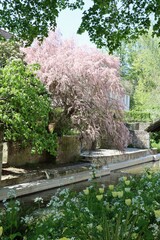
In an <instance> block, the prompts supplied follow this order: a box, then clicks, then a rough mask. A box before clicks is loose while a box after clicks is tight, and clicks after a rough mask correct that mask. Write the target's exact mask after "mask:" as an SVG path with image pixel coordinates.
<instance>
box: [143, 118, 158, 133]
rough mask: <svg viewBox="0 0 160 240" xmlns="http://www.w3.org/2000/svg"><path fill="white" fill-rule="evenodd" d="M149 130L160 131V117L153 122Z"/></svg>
mask: <svg viewBox="0 0 160 240" xmlns="http://www.w3.org/2000/svg"><path fill="white" fill-rule="evenodd" d="M146 131H147V132H160V119H159V120H157V121H156V122H154V123H152V124H151V125H150V126H149V127H148V128H147V129H146Z"/></svg>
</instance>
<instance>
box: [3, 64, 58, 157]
mask: <svg viewBox="0 0 160 240" xmlns="http://www.w3.org/2000/svg"><path fill="white" fill-rule="evenodd" d="M36 69H37V66H31V65H27V66H26V65H25V64H24V63H23V61H22V60H20V59H19V60H18V59H17V60H12V61H11V60H10V61H9V62H8V63H7V65H6V66H5V67H4V68H1V69H0V73H1V74H0V103H1V104H0V122H2V123H3V124H4V130H5V132H4V134H5V135H4V137H5V140H6V141H19V142H20V143H22V144H23V145H28V144H30V145H32V147H33V150H34V151H38V152H40V153H41V152H42V151H43V150H47V151H49V152H50V153H51V154H55V146H56V143H55V136H54V134H51V133H49V132H48V129H47V126H48V121H49V113H50V111H51V102H50V99H49V95H48V93H47V91H46V89H45V87H44V85H43V84H42V83H41V81H40V80H39V79H37V77H36V76H35V74H34V71H35V70H36Z"/></svg>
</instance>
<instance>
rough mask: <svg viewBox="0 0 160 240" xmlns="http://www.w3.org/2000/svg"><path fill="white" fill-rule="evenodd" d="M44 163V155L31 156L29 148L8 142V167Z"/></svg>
mask: <svg viewBox="0 0 160 240" xmlns="http://www.w3.org/2000/svg"><path fill="white" fill-rule="evenodd" d="M45 161H46V153H43V154H42V155H39V154H32V153H31V147H25V148H23V147H22V146H21V145H20V144H19V143H17V142H8V160H7V164H8V165H9V166H15V167H16V166H23V165H25V164H33V163H39V162H45Z"/></svg>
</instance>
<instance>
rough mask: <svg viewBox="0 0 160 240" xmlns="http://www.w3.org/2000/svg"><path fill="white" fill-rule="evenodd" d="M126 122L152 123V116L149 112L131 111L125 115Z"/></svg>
mask: <svg viewBox="0 0 160 240" xmlns="http://www.w3.org/2000/svg"><path fill="white" fill-rule="evenodd" d="M125 121H126V122H150V121H151V118H150V114H149V113H147V112H141V111H135V110H131V111H129V112H126V113H125Z"/></svg>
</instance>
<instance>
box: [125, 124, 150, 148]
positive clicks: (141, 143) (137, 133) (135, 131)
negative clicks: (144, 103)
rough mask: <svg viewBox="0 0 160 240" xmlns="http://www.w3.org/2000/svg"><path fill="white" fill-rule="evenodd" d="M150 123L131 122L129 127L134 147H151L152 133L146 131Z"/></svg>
mask: <svg viewBox="0 0 160 240" xmlns="http://www.w3.org/2000/svg"><path fill="white" fill-rule="evenodd" d="M148 125H149V123H131V124H128V125H127V127H128V129H129V131H130V134H131V145H132V146H133V147H134V148H150V134H149V133H148V132H147V131H145V129H146V128H147V127H148Z"/></svg>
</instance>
